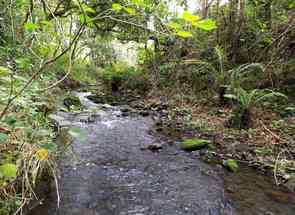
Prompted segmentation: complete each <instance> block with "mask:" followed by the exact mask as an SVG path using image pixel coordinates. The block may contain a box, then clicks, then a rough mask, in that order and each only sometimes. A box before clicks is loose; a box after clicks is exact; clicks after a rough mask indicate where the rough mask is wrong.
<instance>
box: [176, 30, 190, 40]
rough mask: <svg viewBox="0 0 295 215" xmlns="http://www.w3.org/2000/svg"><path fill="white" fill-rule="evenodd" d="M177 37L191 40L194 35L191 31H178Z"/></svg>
mask: <svg viewBox="0 0 295 215" xmlns="http://www.w3.org/2000/svg"><path fill="white" fill-rule="evenodd" d="M176 35H177V36H179V37H182V38H190V37H193V34H192V33H191V32H189V31H178V32H177V33H176Z"/></svg>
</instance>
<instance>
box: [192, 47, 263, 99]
mask: <svg viewBox="0 0 295 215" xmlns="http://www.w3.org/2000/svg"><path fill="white" fill-rule="evenodd" d="M214 50H215V54H216V56H217V60H218V63H217V65H216V64H213V63H209V62H206V61H201V60H193V61H190V62H189V63H191V64H195V65H198V67H197V70H196V71H197V72H203V73H207V74H208V75H213V77H214V80H215V85H216V86H215V89H216V91H217V93H218V97H219V101H220V103H221V104H225V103H226V97H225V96H224V95H225V94H226V91H233V90H234V89H237V88H240V87H241V84H242V82H243V81H245V80H246V79H247V78H248V77H249V76H248V75H249V74H250V73H251V72H254V71H259V72H263V71H264V67H263V65H262V64H260V63H247V64H242V65H240V66H238V67H236V68H234V69H231V70H227V69H226V68H225V62H226V57H225V54H224V52H223V50H222V49H221V48H219V47H215V49H214Z"/></svg>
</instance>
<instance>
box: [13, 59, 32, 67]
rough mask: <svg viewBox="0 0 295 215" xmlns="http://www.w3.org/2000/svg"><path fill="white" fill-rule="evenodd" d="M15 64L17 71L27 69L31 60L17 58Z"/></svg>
mask: <svg viewBox="0 0 295 215" xmlns="http://www.w3.org/2000/svg"><path fill="white" fill-rule="evenodd" d="M15 62H16V64H17V67H18V68H19V69H27V68H29V66H30V65H31V60H30V59H29V58H26V57H21V58H17V59H16V60H15Z"/></svg>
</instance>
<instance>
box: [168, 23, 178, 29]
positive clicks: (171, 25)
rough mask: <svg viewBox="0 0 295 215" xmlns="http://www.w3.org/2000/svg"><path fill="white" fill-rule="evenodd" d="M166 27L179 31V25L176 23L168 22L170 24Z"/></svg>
mask: <svg viewBox="0 0 295 215" xmlns="http://www.w3.org/2000/svg"><path fill="white" fill-rule="evenodd" d="M167 26H168V27H169V28H172V29H174V30H179V29H181V25H180V24H178V23H176V22H170V23H168V24H167Z"/></svg>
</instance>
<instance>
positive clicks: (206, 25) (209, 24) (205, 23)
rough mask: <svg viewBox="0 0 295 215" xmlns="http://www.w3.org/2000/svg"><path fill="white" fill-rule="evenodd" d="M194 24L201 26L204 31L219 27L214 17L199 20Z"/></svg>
mask: <svg viewBox="0 0 295 215" xmlns="http://www.w3.org/2000/svg"><path fill="white" fill-rule="evenodd" d="M193 26H195V27H197V28H200V29H202V30H204V31H212V30H214V29H216V28H217V26H216V22H215V21H214V20H212V19H205V20H202V21H199V22H195V23H193Z"/></svg>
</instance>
